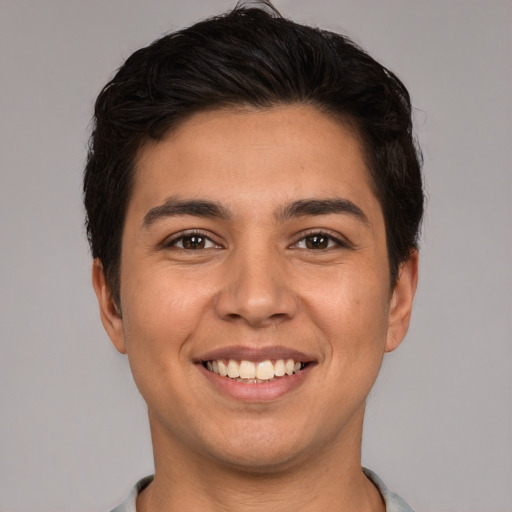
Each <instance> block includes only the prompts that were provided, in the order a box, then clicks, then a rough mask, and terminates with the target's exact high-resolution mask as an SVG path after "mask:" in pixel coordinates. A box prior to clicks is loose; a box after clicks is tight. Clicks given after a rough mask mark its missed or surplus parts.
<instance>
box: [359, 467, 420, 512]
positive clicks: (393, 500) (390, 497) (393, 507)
mask: <svg viewBox="0 0 512 512" xmlns="http://www.w3.org/2000/svg"><path fill="white" fill-rule="evenodd" d="M363 473H364V474H365V475H366V476H367V477H368V478H369V479H370V480H371V481H372V482H373V484H374V485H375V487H377V489H378V490H379V492H380V493H381V495H382V498H383V499H384V503H385V504H386V512H414V511H413V510H412V508H411V507H409V505H407V503H406V502H405V501H404V500H403V499H402V498H401V497H400V496H399V495H398V494H396V493H394V492H391V491H390V490H389V489H388V488H387V487H386V484H384V482H383V481H382V480H381V479H380V478H379V477H378V476H377V474H376V473H374V472H373V471H371V470H370V469H367V468H363Z"/></svg>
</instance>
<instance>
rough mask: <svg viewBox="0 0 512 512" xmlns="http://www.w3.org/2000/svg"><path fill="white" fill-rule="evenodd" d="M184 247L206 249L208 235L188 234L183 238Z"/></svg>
mask: <svg viewBox="0 0 512 512" xmlns="http://www.w3.org/2000/svg"><path fill="white" fill-rule="evenodd" d="M181 244H182V246H183V249H192V250H194V249H204V248H205V246H206V237H205V236H201V235H187V236H183V237H182V238H181Z"/></svg>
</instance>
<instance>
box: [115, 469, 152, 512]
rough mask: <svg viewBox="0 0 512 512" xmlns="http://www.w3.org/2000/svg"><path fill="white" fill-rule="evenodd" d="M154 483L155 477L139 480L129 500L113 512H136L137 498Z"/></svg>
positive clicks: (129, 495) (128, 497) (150, 476)
mask: <svg viewBox="0 0 512 512" xmlns="http://www.w3.org/2000/svg"><path fill="white" fill-rule="evenodd" d="M152 481H153V475H149V476H146V477H144V478H142V479H141V480H139V481H138V482H137V483H136V484H135V485H134V486H133V488H132V490H131V491H130V494H128V496H127V498H126V499H125V500H124V501H123V503H121V505H119V506H118V507H116V508H115V509H113V510H112V511H111V512H136V509H135V505H136V503H137V496H138V495H139V493H140V492H141V491H142V490H143V489H145V488H146V487H147V486H148V485H149V484H150V483H151V482H152Z"/></svg>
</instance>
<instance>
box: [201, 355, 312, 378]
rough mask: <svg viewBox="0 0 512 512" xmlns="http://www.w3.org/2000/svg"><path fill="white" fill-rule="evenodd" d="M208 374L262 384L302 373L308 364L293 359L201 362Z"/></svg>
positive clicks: (212, 360) (214, 360)
mask: <svg viewBox="0 0 512 512" xmlns="http://www.w3.org/2000/svg"><path fill="white" fill-rule="evenodd" d="M202 365H203V367H204V368H206V370H208V371H209V372H212V373H215V374H216V375H219V376H221V377H225V378H227V379H231V380H233V381H236V382H241V383H245V384H264V383H269V382H273V381H276V380H279V379H282V378H285V377H287V376H288V377H290V376H292V375H295V374H298V373H300V372H302V371H303V370H304V369H305V368H306V367H307V366H308V363H307V362H304V361H299V360H295V359H291V358H288V359H274V360H272V359H265V360H263V361H251V360H248V359H241V360H238V359H211V360H206V361H203V362H202Z"/></svg>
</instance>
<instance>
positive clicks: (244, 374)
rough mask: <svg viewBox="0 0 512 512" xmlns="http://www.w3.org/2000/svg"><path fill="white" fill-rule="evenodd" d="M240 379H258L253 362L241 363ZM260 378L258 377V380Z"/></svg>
mask: <svg viewBox="0 0 512 512" xmlns="http://www.w3.org/2000/svg"><path fill="white" fill-rule="evenodd" d="M240 377H241V378H242V379H254V378H256V365H255V364H254V363H253V362H251V361H242V362H241V363H240ZM259 378H260V376H259V375H258V379H259Z"/></svg>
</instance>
